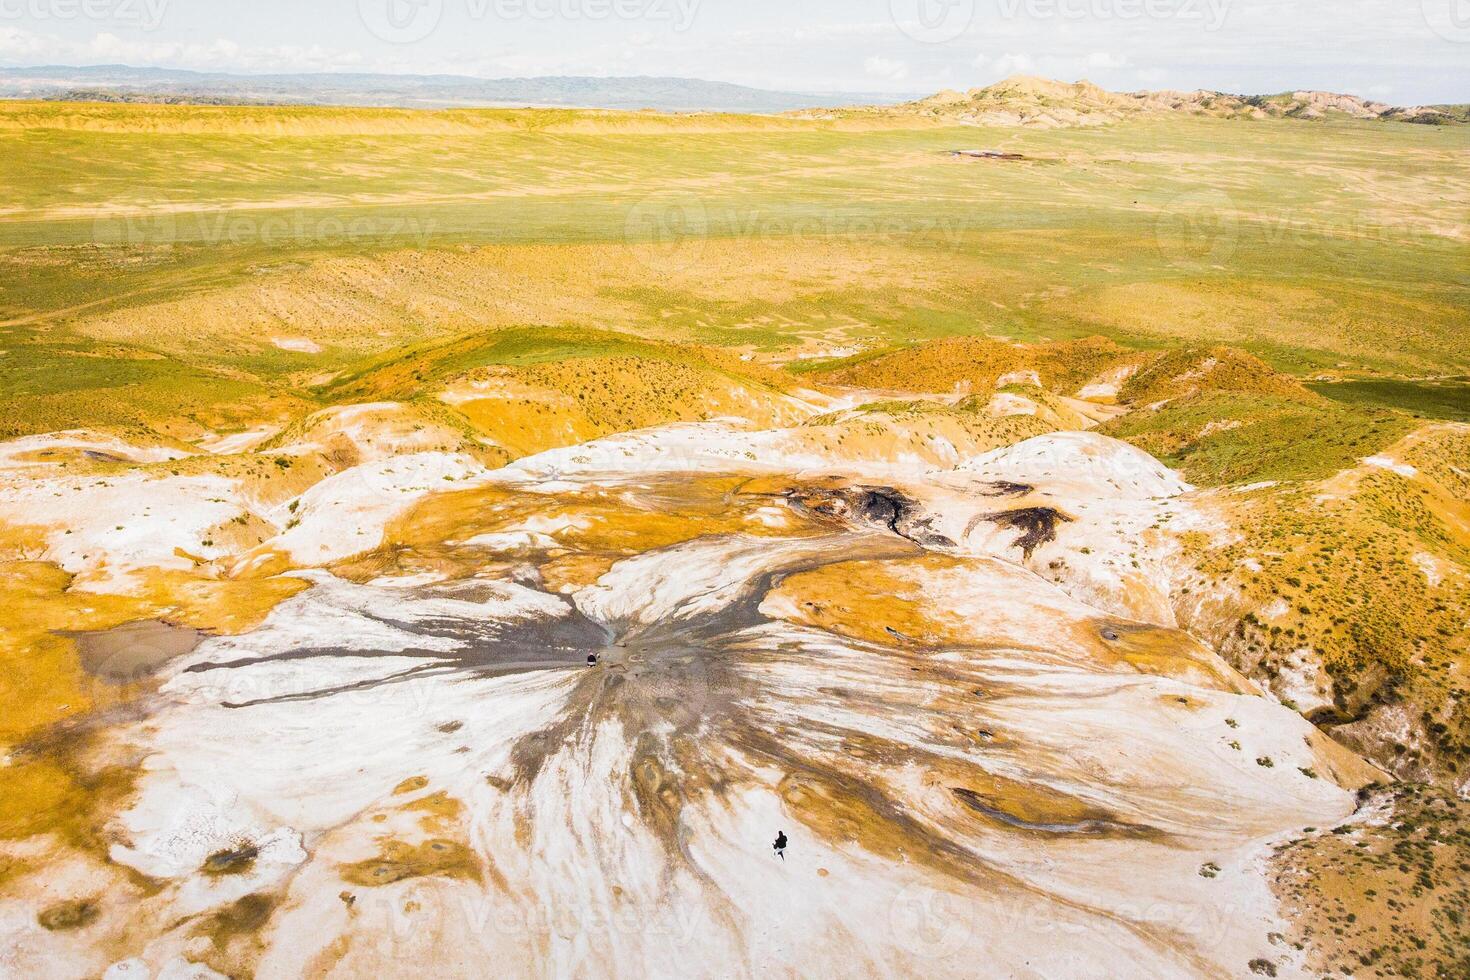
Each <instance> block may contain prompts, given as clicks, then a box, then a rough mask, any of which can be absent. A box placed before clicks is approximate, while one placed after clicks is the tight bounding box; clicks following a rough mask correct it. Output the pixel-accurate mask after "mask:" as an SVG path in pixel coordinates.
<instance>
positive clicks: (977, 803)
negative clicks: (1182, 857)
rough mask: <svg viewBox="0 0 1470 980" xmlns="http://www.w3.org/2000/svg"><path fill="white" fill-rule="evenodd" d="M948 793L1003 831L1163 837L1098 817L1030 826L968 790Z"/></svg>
mask: <svg viewBox="0 0 1470 980" xmlns="http://www.w3.org/2000/svg"><path fill="white" fill-rule="evenodd" d="M949 791H950V792H951V793H953V794H954V795H955V798H956V799H958V800H959V801H960V802H961V803H963V804H964V805H965V806H967V807H969V808H970V809H971V810H974V811H975V812H976V813H978V814H980V815H981V816H984V817H989V818H990V819H992V820H997V821H999V822H1000V823H1003V824H1005V825H1006V826H1007V827H1014V828H1016V829H1017V830H1029V831H1035V832H1038V833H1043V834H1069V835H1087V836H1096V837H1103V836H1123V837H1138V838H1143V839H1145V840H1157V839H1159V838H1160V837H1162V836H1164V835H1163V834H1162V833H1161V832H1160V831H1159V830H1157V829H1156V828H1154V827H1146V826H1143V825H1140V824H1130V823H1124V822H1122V821H1118V820H1112V819H1108V818H1102V817H1098V818H1092V819H1088V820H1079V821H1076V822H1075V823H1033V822H1031V821H1029V820H1026V819H1023V818H1021V817H1018V816H1016V815H1015V814H1013V813H1010V812H1008V811H1006V810H1005V809H1003V808H1001V807H998V806H995V805H993V804H992V803H991V802H990V801H989V800H987V799H986V798H985V797H984V796H983V795H981V794H980V793H977V792H975V791H974V790H972V789H967V788H966V787H963V786H951V787H950V788H949Z"/></svg>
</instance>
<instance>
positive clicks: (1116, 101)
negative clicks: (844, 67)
mask: <svg viewBox="0 0 1470 980" xmlns="http://www.w3.org/2000/svg"><path fill="white" fill-rule="evenodd" d="M1171 112H1173V113H1188V114H1191V115H1199V116H1215V117H1221V118H1230V119H1269V118H1287V119H1315V120H1321V119H1332V118H1343V119H1382V120H1388V121H1398V122H1410V123H1421V124H1425V125H1453V124H1459V123H1465V122H1470V106H1464V105H1438V106H1413V107H1408V108H1404V107H1399V106H1391V105H1387V104H1385V103H1382V102H1373V101H1370V100H1368V99H1362V98H1359V97H1358V96H1355V95H1339V94H1336V93H1333V92H1312V91H1298V92H1285V93H1280V94H1277V95H1231V94H1228V93H1225V92H1209V91H1204V90H1200V91H1194V92H1173V91H1164V92H1129V93H1118V92H1109V91H1106V90H1105V89H1102V88H1099V87H1098V86H1096V85H1094V84H1092V83H1091V82H1085V81H1084V82H1058V81H1053V80H1051V79H1047V78H1034V77H1031V76H1027V75H1017V76H1014V77H1012V78H1007V79H1006V80H1005V81H1002V82H997V83H996V84H994V85H990V86H987V87H985V88H974V89H970V90H969V91H968V92H955V91H945V92H940V93H939V94H937V95H932V96H929V97H928V98H925V99H920V100H917V101H914V102H906V103H902V104H899V105H872V106H859V107H854V108H848V109H843V110H838V111H837V114H840V115H842V116H846V117H851V116H863V115H869V116H887V117H892V116H909V117H918V118H930V119H933V120H934V121H936V122H940V123H949V124H954V123H958V124H966V125H975V126H1037V127H1057V126H1097V125H1105V124H1107V123H1111V122H1117V121H1119V120H1121V119H1126V118H1128V117H1130V116H1137V115H1142V114H1147V113H1171ZM833 114H834V113H833V112H832V111H830V110H824V109H821V108H815V109H810V110H806V111H803V112H801V113H800V115H803V116H809V117H823V116H831V115H833Z"/></svg>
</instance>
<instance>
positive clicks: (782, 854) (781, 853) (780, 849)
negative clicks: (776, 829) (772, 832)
mask: <svg viewBox="0 0 1470 980" xmlns="http://www.w3.org/2000/svg"><path fill="white" fill-rule="evenodd" d="M789 843H791V842H790V841H788V840H787V839H786V831H784V830H783V831H781V832H780V833H779V834H777V835H776V843H775V845H774V846H775V848H776V857H778V858H780V859H781V860H783V861H784V860H786V845H787V844H789Z"/></svg>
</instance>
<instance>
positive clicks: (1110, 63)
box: [1087, 51, 1128, 70]
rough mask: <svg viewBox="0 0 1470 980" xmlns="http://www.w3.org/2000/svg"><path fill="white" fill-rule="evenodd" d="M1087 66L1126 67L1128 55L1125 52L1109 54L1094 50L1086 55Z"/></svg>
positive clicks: (1110, 68) (1104, 67)
mask: <svg viewBox="0 0 1470 980" xmlns="http://www.w3.org/2000/svg"><path fill="white" fill-rule="evenodd" d="M1087 67H1088V68H1102V69H1108V70H1112V69H1116V68H1127V67H1128V56H1127V55H1126V54H1109V53H1108V52H1106V51H1094V52H1093V53H1092V54H1090V55H1088V56H1087Z"/></svg>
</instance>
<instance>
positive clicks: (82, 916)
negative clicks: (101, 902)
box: [36, 899, 102, 932]
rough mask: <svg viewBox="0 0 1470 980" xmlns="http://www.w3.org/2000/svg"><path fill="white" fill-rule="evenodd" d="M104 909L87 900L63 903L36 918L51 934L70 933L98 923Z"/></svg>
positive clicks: (53, 906)
mask: <svg viewBox="0 0 1470 980" xmlns="http://www.w3.org/2000/svg"><path fill="white" fill-rule="evenodd" d="M101 914H102V909H101V908H99V907H98V905H97V903H96V902H95V901H92V900H91V899H85V900H82V901H76V902H61V903H59V904H57V905H52V906H51V907H50V908H47V909H46V910H44V911H43V912H42V913H41V914H40V915H38V916H37V917H36V921H37V922H39V923H40V924H41V928H42V929H46V930H47V931H49V932H70V931H71V930H73V929H83V928H86V927H87V926H89V925H91V924H92V923H93V922H96V921H97V917H98V916H99V915H101Z"/></svg>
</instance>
